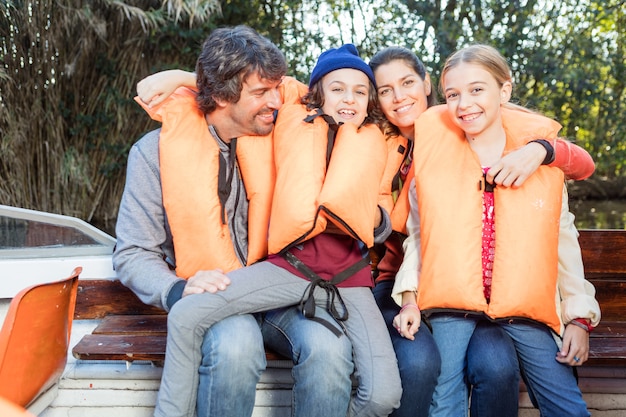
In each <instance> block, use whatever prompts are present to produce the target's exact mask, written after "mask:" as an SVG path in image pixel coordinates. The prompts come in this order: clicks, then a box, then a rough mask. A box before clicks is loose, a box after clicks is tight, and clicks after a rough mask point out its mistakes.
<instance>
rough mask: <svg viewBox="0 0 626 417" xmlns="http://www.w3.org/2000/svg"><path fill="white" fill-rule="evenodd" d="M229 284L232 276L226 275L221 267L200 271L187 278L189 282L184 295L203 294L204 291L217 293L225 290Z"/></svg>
mask: <svg viewBox="0 0 626 417" xmlns="http://www.w3.org/2000/svg"><path fill="white" fill-rule="evenodd" d="M229 285H230V278H228V277H227V276H226V275H224V272H223V271H222V270H221V269H212V270H210V271H198V272H197V273H196V274H195V275H193V276H192V277H190V278H189V279H188V280H187V284H186V285H185V289H184V290H183V297H185V296H187V295H190V294H201V293H203V292H210V293H212V294H215V293H216V292H218V291H224V290H225V289H226V288H227V287H228V286H229Z"/></svg>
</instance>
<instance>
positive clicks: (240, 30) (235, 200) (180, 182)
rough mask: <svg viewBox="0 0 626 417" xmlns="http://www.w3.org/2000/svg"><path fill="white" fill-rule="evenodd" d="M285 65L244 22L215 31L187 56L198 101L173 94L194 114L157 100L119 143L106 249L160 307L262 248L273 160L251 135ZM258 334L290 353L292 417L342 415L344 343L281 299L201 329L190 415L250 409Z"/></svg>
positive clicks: (268, 111)
mask: <svg viewBox="0 0 626 417" xmlns="http://www.w3.org/2000/svg"><path fill="white" fill-rule="evenodd" d="M286 69H287V66H286V63H285V59H284V56H283V55H282V53H281V52H280V51H279V50H278V48H277V47H276V46H275V45H273V44H272V43H271V42H270V41H269V40H267V39H265V38H263V37H261V36H260V35H259V34H258V33H256V32H255V31H253V30H252V29H250V28H247V27H243V26H238V27H235V28H223V29H217V30H215V31H213V33H211V35H210V36H209V37H208V39H207V40H206V41H205V43H204V45H203V48H202V52H201V54H200V56H199V58H198V61H197V65H196V73H197V77H198V81H197V87H198V94H197V97H196V96H195V94H194V93H192V92H190V91H189V90H183V91H180V90H179V95H180V96H182V97H183V98H182V100H183V101H184V100H185V99H188V100H195V101H196V102H197V108H199V110H198V113H197V114H195V113H193V112H189V111H188V110H187V108H188V107H185V110H184V111H180V110H179V109H177V108H176V107H175V106H168V105H167V102H165V103H164V104H163V105H161V106H158V107H156V108H154V109H150V110H149V111H150V112H151V114H152V116H153V117H154V118H156V119H158V120H161V121H163V123H164V127H165V126H166V127H167V129H165V128H164V129H162V130H157V131H153V132H150V133H148V134H147V135H145V136H144V137H143V138H142V139H141V140H140V141H138V142H137V143H136V144H135V145H134V146H133V148H132V149H131V151H130V154H129V160H128V171H127V179H126V186H125V190H124V194H123V196H122V202H121V205H120V211H119V215H118V220H117V226H116V234H117V239H118V243H117V248H116V251H115V253H114V256H113V264H114V267H115V269H116V270H117V272H118V275H119V277H120V280H121V281H122V282H123V283H124V284H125V285H127V286H128V287H129V288H131V289H132V290H133V291H134V292H135V293H136V294H137V295H138V296H139V298H140V299H141V300H142V301H144V302H146V303H148V304H152V305H156V306H159V307H161V308H164V309H165V310H168V311H169V309H170V308H171V307H172V306H173V305H174V303H176V302H177V301H178V300H180V299H181V298H182V297H185V296H188V295H190V294H195V293H201V292H205V291H208V292H213V293H214V292H218V291H223V290H226V289H227V286H226V285H224V284H223V283H224V282H228V281H227V279H226V281H224V278H225V277H224V274H225V273H227V272H229V271H231V270H234V269H237V268H240V267H243V266H245V265H248V264H251V263H254V262H255V261H257V260H259V259H261V258H262V257H264V256H265V254H266V250H267V247H266V245H267V235H266V233H267V224H268V221H269V206H268V204H269V202H270V201H271V193H272V186H273V175H274V172H273V169H274V168H273V160H272V150H271V149H272V146H271V142H270V141H271V139H270V138H269V137H260V136H263V135H268V134H270V133H271V131H272V129H273V122H274V112H275V111H276V110H278V109H279V108H280V107H281V105H282V97H281V89H283V88H284V86H283V85H282V84H281V81H282V80H283V77H284V75H285V73H286ZM178 103H180V101H178ZM243 136H248V137H245V138H243ZM252 136H258V137H252ZM320 314H325V312H320ZM328 319H329V320H331V318H330V317H328ZM264 342H265V344H266V345H267V346H269V347H270V348H272V349H274V350H276V351H278V352H280V353H283V354H285V355H288V356H290V357H292V358H293V360H294V368H293V376H294V380H295V384H294V389H293V406H292V410H293V411H292V413H293V415H295V416H309V415H310V416H315V415H318V416H319V415H325V416H343V415H345V414H346V412H347V409H348V404H349V401H350V391H351V385H350V382H349V381H350V375H351V373H352V371H353V364H352V346H351V345H350V343H349V341H348V339H347V338H346V337H337V336H335V335H334V334H333V333H332V332H329V331H328V330H327V329H326V328H325V327H324V326H322V325H320V324H319V323H316V322H314V321H311V320H308V319H306V318H304V317H303V316H302V315H301V314H300V313H299V311H298V310H297V309H296V308H295V307H291V308H286V309H281V310H275V311H271V312H267V313H265V314H263V315H260V316H252V315H240V316H234V317H231V318H228V319H226V320H223V321H222V322H220V323H219V324H217V325H216V326H213V327H212V328H211V329H210V330H209V331H208V332H207V333H206V334H205V335H204V341H203V345H202V353H203V358H202V363H201V364H200V366H199V369H198V372H199V378H200V386H199V389H198V395H197V402H196V406H197V415H198V416H199V417H207V416H249V415H251V414H252V410H253V407H254V398H255V391H256V384H257V382H258V380H259V377H260V374H261V372H262V371H263V369H264V368H265V353H264V346H263V344H264ZM161 383H162V384H167V383H168V381H166V380H163V381H161ZM157 413H158V412H157Z"/></svg>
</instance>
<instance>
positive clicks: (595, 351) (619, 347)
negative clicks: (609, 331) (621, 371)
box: [587, 337, 626, 366]
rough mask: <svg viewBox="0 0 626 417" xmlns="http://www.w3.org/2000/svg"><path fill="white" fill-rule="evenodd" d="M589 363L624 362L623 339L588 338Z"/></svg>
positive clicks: (608, 363) (607, 363) (613, 363)
mask: <svg viewBox="0 0 626 417" xmlns="http://www.w3.org/2000/svg"><path fill="white" fill-rule="evenodd" d="M587 363H588V364H589V365H620V364H621V365H622V366H624V364H626V349H625V348H624V339H623V338H618V337H593V338H589V360H588V361H587Z"/></svg>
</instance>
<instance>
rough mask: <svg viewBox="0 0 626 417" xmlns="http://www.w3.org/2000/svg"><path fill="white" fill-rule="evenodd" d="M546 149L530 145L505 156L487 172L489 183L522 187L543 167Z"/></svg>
mask: <svg viewBox="0 0 626 417" xmlns="http://www.w3.org/2000/svg"><path fill="white" fill-rule="evenodd" d="M545 157H546V149H545V148H544V147H543V146H542V145H541V144H539V143H534V142H532V143H529V144H527V145H525V146H523V147H521V148H520V149H517V150H515V151H513V152H510V153H508V154H506V155H504V156H503V157H502V158H501V159H500V160H499V161H498V162H496V163H495V164H493V165H492V166H491V168H490V169H489V171H488V172H487V182H488V183H490V184H497V185H501V186H503V187H520V186H521V185H522V184H523V183H524V181H526V180H527V179H528V177H530V176H531V175H532V174H533V173H534V172H535V171H536V170H537V168H539V167H540V166H541V163H542V162H543V160H544V159H545Z"/></svg>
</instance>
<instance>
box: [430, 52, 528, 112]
mask: <svg viewBox="0 0 626 417" xmlns="http://www.w3.org/2000/svg"><path fill="white" fill-rule="evenodd" d="M462 63H466V64H474V65H479V66H481V67H482V68H483V69H484V70H485V71H487V72H488V73H489V74H491V75H492V76H493V78H494V79H495V80H496V82H497V83H498V86H500V87H502V85H503V84H504V83H505V82H507V81H508V82H510V83H511V85H513V78H512V77H511V67H510V66H509V63H508V62H507V61H506V59H505V58H504V57H503V56H502V54H500V52H498V50H497V49H496V48H494V47H492V46H489V45H484V44H476V45H470V46H466V47H465V48H462V49H459V50H458V51H456V52H455V53H453V54H452V55H450V56H449V57H448V59H447V60H446V63H445V64H444V66H443V70H442V71H441V78H439V90H440V91H441V94H442V95H444V96H445V93H444V84H443V80H444V78H445V76H446V74H447V72H448V71H450V70H451V69H452V68H455V67H456V66H458V65H459V64H462ZM504 106H506V107H510V108H514V109H517V110H524V111H528V112H531V110H529V109H527V108H525V107H522V106H519V105H516V104H513V103H510V102H509V103H506V104H504Z"/></svg>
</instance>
